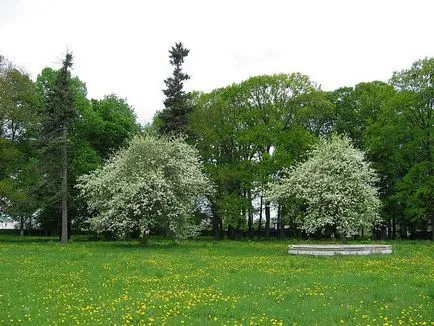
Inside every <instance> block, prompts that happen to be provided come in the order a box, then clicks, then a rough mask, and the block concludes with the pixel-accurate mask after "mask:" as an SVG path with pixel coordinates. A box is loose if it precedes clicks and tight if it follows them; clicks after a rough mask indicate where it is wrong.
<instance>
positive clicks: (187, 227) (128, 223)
mask: <svg viewBox="0 0 434 326" xmlns="http://www.w3.org/2000/svg"><path fill="white" fill-rule="evenodd" d="M77 188H78V189H80V191H81V194H82V195H83V196H84V197H85V198H86V199H87V202H88V204H89V206H90V208H91V209H92V210H95V211H96V212H97V216H95V217H93V218H91V219H90V223H91V226H92V227H93V229H94V230H96V231H98V232H102V231H112V232H114V233H115V234H117V235H118V236H119V237H125V236H126V235H128V234H129V233H131V232H133V231H137V230H139V231H140V234H145V233H146V232H148V231H149V229H150V228H152V227H156V226H165V227H168V228H169V230H170V231H171V232H172V233H173V235H174V236H175V237H177V238H185V237H189V236H192V235H194V234H195V233H196V231H197V227H196V225H195V224H194V223H193V214H194V212H195V210H196V209H197V205H196V204H195V203H197V202H198V198H200V197H203V196H206V195H208V194H211V193H212V192H213V188H212V185H211V182H210V181H209V179H208V178H207V177H206V176H205V174H204V173H203V169H202V164H201V162H200V160H199V154H198V152H197V151H196V150H195V149H194V148H193V147H191V146H189V145H188V144H186V143H185V142H183V140H181V139H175V138H166V137H156V136H152V135H146V136H137V137H135V138H134V139H133V140H132V141H131V143H130V145H129V147H128V148H126V149H123V150H121V151H119V152H118V153H117V154H115V155H114V156H113V157H112V158H111V159H110V160H109V161H108V162H107V163H106V164H105V165H104V166H103V167H102V168H101V169H98V170H95V171H93V172H91V173H90V174H88V175H84V176H82V177H80V179H79V184H78V185H77Z"/></svg>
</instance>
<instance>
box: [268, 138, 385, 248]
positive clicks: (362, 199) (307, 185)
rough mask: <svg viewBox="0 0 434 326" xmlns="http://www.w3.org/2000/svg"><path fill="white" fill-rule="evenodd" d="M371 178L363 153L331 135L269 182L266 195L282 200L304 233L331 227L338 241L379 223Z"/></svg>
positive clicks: (374, 189) (377, 203) (373, 177)
mask: <svg viewBox="0 0 434 326" xmlns="http://www.w3.org/2000/svg"><path fill="white" fill-rule="evenodd" d="M376 180H377V179H376V176H375V173H374V171H373V169H372V168H371V167H370V163H368V162H367V161H366V160H365V157H364V154H363V152H361V151H360V150H358V149H356V148H354V147H353V145H352V144H351V142H350V140H349V139H348V138H347V137H344V136H332V137H331V139H330V140H321V141H320V142H319V143H318V144H317V145H315V146H314V148H313V149H312V151H311V152H310V153H309V158H308V159H307V161H305V162H303V163H299V164H297V165H296V166H294V167H292V168H289V169H288V170H286V176H285V177H284V178H283V179H282V180H280V181H279V182H276V183H272V184H270V186H269V187H270V190H269V192H268V197H269V198H270V199H272V200H275V201H283V202H286V203H288V204H289V207H290V208H291V209H292V210H293V212H295V213H296V221H297V223H298V224H299V227H300V228H301V229H302V230H303V231H305V232H306V233H308V234H309V233H314V232H316V231H318V230H320V231H323V232H324V231H325V230H326V229H327V228H334V229H335V231H336V233H337V235H339V236H340V237H341V239H342V240H344V239H345V238H349V237H351V236H352V235H355V234H357V233H358V232H359V230H360V228H363V227H370V226H372V225H373V224H376V223H377V222H378V221H379V214H378V210H379V207H380V200H379V199H378V196H377V189H376V187H375V182H376Z"/></svg>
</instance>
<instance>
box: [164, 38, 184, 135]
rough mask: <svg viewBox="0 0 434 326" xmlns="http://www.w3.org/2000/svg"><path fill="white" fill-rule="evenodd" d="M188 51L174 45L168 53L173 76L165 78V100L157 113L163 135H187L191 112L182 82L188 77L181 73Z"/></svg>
mask: <svg viewBox="0 0 434 326" xmlns="http://www.w3.org/2000/svg"><path fill="white" fill-rule="evenodd" d="M189 52H190V50H188V49H186V48H184V46H183V45H182V43H181V42H180V43H175V46H174V47H172V49H171V50H170V51H169V53H170V55H169V58H170V60H169V61H170V64H171V65H172V66H173V67H174V69H173V76H172V77H169V78H167V79H166V80H165V81H164V83H165V84H166V89H165V90H163V93H164V95H165V96H166V99H165V100H164V107H165V108H164V109H163V110H162V111H161V112H160V113H159V120H160V124H159V131H160V133H163V134H177V135H180V134H182V135H188V134H189V130H188V127H189V119H190V114H191V111H192V107H191V106H190V103H189V99H190V95H189V94H188V93H186V92H185V91H184V89H183V88H184V81H185V80H188V79H190V76H189V75H187V74H186V73H183V72H182V64H183V63H184V58H185V57H187V56H188V53H189Z"/></svg>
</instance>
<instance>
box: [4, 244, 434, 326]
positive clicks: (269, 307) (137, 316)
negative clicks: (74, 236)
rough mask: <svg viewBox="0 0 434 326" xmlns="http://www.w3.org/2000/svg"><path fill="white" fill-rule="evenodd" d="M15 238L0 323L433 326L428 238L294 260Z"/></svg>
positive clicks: (255, 249) (253, 247)
mask: <svg viewBox="0 0 434 326" xmlns="http://www.w3.org/2000/svg"><path fill="white" fill-rule="evenodd" d="M25 239H26V240H25V241H22V240H19V238H17V237H10V236H0V324H5V325H15V324H23V325H58V324H67V325H78V324H80V325H127V324H131V325H154V324H155V325H160V324H166V325H182V324H184V325H339V324H342V325H434V305H433V298H434V245H433V244H432V243H431V242H390V244H392V245H393V250H394V253H393V254H392V255H372V256H364V257H358V256H352V257H349V256H334V257H303V256H290V255H288V254H287V245H288V243H289V241H282V242H280V241H274V242H228V241H223V242H214V241H211V240H195V241H189V242H184V243H181V244H178V245H173V244H172V243H170V242H167V241H163V240H153V241H152V240H151V242H150V246H149V247H147V248H142V247H140V246H139V245H138V244H137V243H135V242H86V241H73V242H71V243H70V244H69V245H67V246H61V245H60V244H58V243H57V242H56V241H40V240H39V241H38V239H36V238H33V240H34V241H29V239H28V238H25ZM30 240H31V239H30Z"/></svg>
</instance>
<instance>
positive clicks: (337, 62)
mask: <svg viewBox="0 0 434 326" xmlns="http://www.w3.org/2000/svg"><path fill="white" fill-rule="evenodd" d="M433 12H434V1H432V0H409V1H402V0H327V1H324V0H286V1H284V0H281V1H280V0H267V1H265V0H262V1H256V0H250V1H249V0H247V1H244V0H231V1H227V0H202V1H201V0H182V1H179V0H158V1H145V0H143V1H139V0H137V1H134V0H123V1H111V0H101V1H100V0H74V1H70V0H68V1H66V0H0V54H2V55H4V56H5V57H7V58H8V59H9V60H10V61H12V62H13V63H14V64H15V65H17V66H19V67H21V68H23V69H24V70H25V71H27V72H28V73H29V74H30V75H31V77H32V78H33V79H34V80H35V79H36V77H37V75H38V74H39V73H40V72H41V71H42V69H43V68H44V67H52V68H55V69H57V68H60V65H61V60H62V58H63V57H64V55H65V53H66V51H67V50H70V51H71V52H72V53H73V55H74V67H73V74H74V75H75V76H78V77H79V78H80V79H81V80H82V81H84V82H85V83H86V85H87V89H88V97H89V98H102V97H103V96H104V95H107V94H112V93H115V94H117V95H118V96H120V97H122V98H126V99H127V101H128V103H129V104H130V105H131V106H133V107H134V109H135V112H136V114H137V116H138V119H139V121H140V122H142V123H145V122H150V121H151V120H152V117H153V116H154V114H155V112H156V111H157V110H161V109H162V108H163V100H164V95H163V93H162V89H164V87H165V85H164V79H166V78H167V77H169V76H170V74H171V72H172V68H171V67H170V64H169V58H168V55H169V52H168V51H169V49H170V48H171V47H172V46H173V45H174V44H175V42H182V43H183V44H184V46H185V47H186V48H188V49H190V54H189V55H188V57H187V58H186V60H185V63H184V66H183V69H184V71H185V72H186V73H188V74H189V75H190V76H191V79H190V80H189V81H187V82H186V84H185V88H186V90H197V91H204V92H207V91H211V90H213V89H215V88H219V87H224V86H227V85H230V84H232V83H237V82H241V81H242V80H245V79H248V78H249V77H251V76H255V75H262V74H275V73H292V72H300V73H303V74H306V75H308V76H309V77H310V78H311V80H313V81H314V82H316V83H318V84H320V85H321V87H322V89H324V90H334V89H337V88H339V87H343V86H355V85H356V84H358V83H359V82H364V81H373V80H382V81H387V80H388V79H389V78H390V77H391V76H392V73H393V71H398V70H401V69H406V68H409V67H410V66H411V64H412V63H413V62H414V61H416V60H418V59H420V58H423V57H434V42H433V34H434V33H433V32H434V26H433V25H432V16H433Z"/></svg>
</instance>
